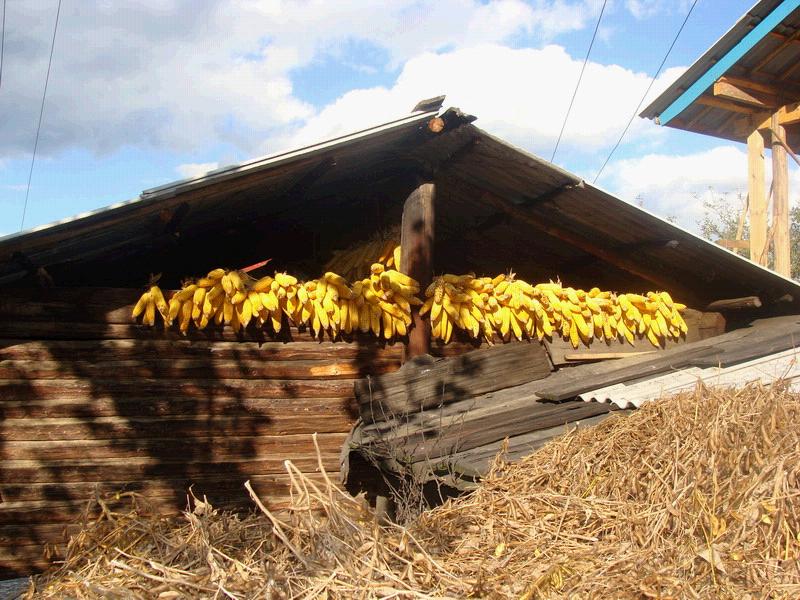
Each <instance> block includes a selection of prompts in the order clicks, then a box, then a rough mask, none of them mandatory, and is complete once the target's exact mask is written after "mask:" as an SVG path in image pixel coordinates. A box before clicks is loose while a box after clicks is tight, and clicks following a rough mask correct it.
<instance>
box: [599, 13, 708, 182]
mask: <svg viewBox="0 0 800 600" xmlns="http://www.w3.org/2000/svg"><path fill="white" fill-rule="evenodd" d="M697 2H698V0H694V2H692V5H691V6H690V7H689V12H687V13H686V17H685V18H684V19H683V23H681V26H680V27H679V28H678V33H676V34H675V37H674V38H673V40H672V43H671V44H670V45H669V48H668V49H667V53H666V54H665V55H664V59H663V60H662V61H661V64H660V65H658V70H657V71H656V74H655V75H653V78H652V79H651V80H650V85H648V86H647V89H646V90H645V91H644V94H642V99H641V100H639V104H637V105H636V110H634V111H633V114H632V115H631V118H630V120H628V124H627V125H625V129H623V130H622V135H620V136H619V139H618V140H617V143H616V144H614V147H613V148H612V149H611V152H609V153H608V156H607V157H606V160H605V162H603V165H602V166H601V167H600V170H599V171H598V172H597V175H595V176H594V179H593V180H592V183H597V179H598V178H599V177H600V175H601V174H602V173H603V170H604V169H605V168H606V165H607V164H608V161H610V160H611V157H612V156H614V153H615V152H616V151H617V148H619V145H620V144H621V143H622V139H623V138H624V137H625V134H626V133H628V129H629V128H630V126H631V124H632V123H633V120H634V119H635V118H636V115H638V114H639V110H640V109H641V108H642V103H643V102H644V100H645V98H647V94H649V93H650V90H651V89H652V88H653V84H654V83H655V82H656V79H657V78H658V76H659V74H660V73H661V69H663V68H664V65H665V64H666V62H667V59H668V58H669V55H670V54H671V53H672V49H673V48H674V47H675V43H676V42H677V41H678V38H679V37H680V35H681V32H682V31H683V28H684V27H685V26H686V22H687V21H688V20H689V17H690V16H691V15H692V11H693V10H694V7H695V5H696V4H697Z"/></svg>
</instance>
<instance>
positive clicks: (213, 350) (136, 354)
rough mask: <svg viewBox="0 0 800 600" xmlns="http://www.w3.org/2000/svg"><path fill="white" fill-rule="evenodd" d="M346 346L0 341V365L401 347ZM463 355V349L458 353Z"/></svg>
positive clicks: (367, 353)
mask: <svg viewBox="0 0 800 600" xmlns="http://www.w3.org/2000/svg"><path fill="white" fill-rule="evenodd" d="M379 344H380V343H379V342H377V341H376V342H375V343H373V344H369V345H367V344H360V343H346V342H344V343H343V342H318V341H317V342H291V343H288V342H262V343H260V344H259V343H258V342H222V341H218V342H209V341H193V340H166V339H149V340H37V341H30V340H0V359H3V360H40V361H49V360H57V361H64V360H108V359H110V358H113V360H131V359H153V358H156V357H157V358H158V359H167V358H184V359H198V360H200V359H202V360H214V361H217V360H221V361H225V360H237V361H250V360H258V361H263V360H280V361H286V360H317V359H327V360H333V359H337V360H348V359H361V360H362V361H371V360H379V361H380V360H397V363H398V365H399V360H400V356H401V354H402V348H401V347H400V345H394V346H383V347H382V346H380V345H379ZM462 352H463V350H462Z"/></svg>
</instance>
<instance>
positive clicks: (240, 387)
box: [0, 378, 353, 404]
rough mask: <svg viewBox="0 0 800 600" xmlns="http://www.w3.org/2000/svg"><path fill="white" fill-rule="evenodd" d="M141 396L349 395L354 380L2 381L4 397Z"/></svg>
mask: <svg viewBox="0 0 800 600" xmlns="http://www.w3.org/2000/svg"><path fill="white" fill-rule="evenodd" d="M142 396H156V397H163V398H169V397H181V398H197V399H200V400H206V401H211V400H217V399H223V398H228V399H234V400H235V399H239V398H250V399H254V398H292V397H294V398H349V397H352V396H353V383H352V381H351V380H346V379H337V380H324V381H322V380H288V379H286V380H280V381H271V380H255V381H251V380H248V379H223V380H213V379H207V380H191V379H172V380H159V379H144V378H139V379H136V378H132V379H117V380H115V379H91V380H87V379H64V380H53V379H7V380H5V381H3V380H0V404H2V400H41V399H47V398H58V399H62V400H73V399H95V400H97V399H101V398H108V399H112V400H113V399H121V398H140V397H142Z"/></svg>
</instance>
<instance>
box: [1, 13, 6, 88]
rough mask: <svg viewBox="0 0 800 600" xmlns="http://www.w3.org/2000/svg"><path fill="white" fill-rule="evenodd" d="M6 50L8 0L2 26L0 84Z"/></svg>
mask: <svg viewBox="0 0 800 600" xmlns="http://www.w3.org/2000/svg"><path fill="white" fill-rule="evenodd" d="M5 50H6V0H3V24H2V26H0V86H2V85H3V55H4V54H5Z"/></svg>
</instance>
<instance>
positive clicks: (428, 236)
mask: <svg viewBox="0 0 800 600" xmlns="http://www.w3.org/2000/svg"><path fill="white" fill-rule="evenodd" d="M435 197H436V186H435V185H434V184H433V183H422V184H421V185H419V186H418V187H417V188H416V189H415V190H414V191H413V192H411V195H409V197H408V199H407V200H406V203H405V205H404V206H403V221H402V224H401V226H400V227H401V229H400V246H401V247H402V254H401V257H400V263H401V264H400V271H401V272H403V273H405V274H406V275H408V276H409V277H413V278H414V279H416V280H417V281H418V282H419V285H420V293H421V294H424V292H425V289H426V288H427V287H428V286H429V285H430V283H431V281H433V243H434V215H435V212H434V201H435ZM411 318H412V320H413V321H412V326H411V330H410V331H409V332H408V344H406V347H405V351H404V353H403V362H405V361H406V360H408V359H410V358H413V357H415V356H419V355H421V354H430V349H431V325H430V321H428V320H427V319H423V318H422V317H421V316H420V314H419V307H416V306H415V307H412V310H411Z"/></svg>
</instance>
